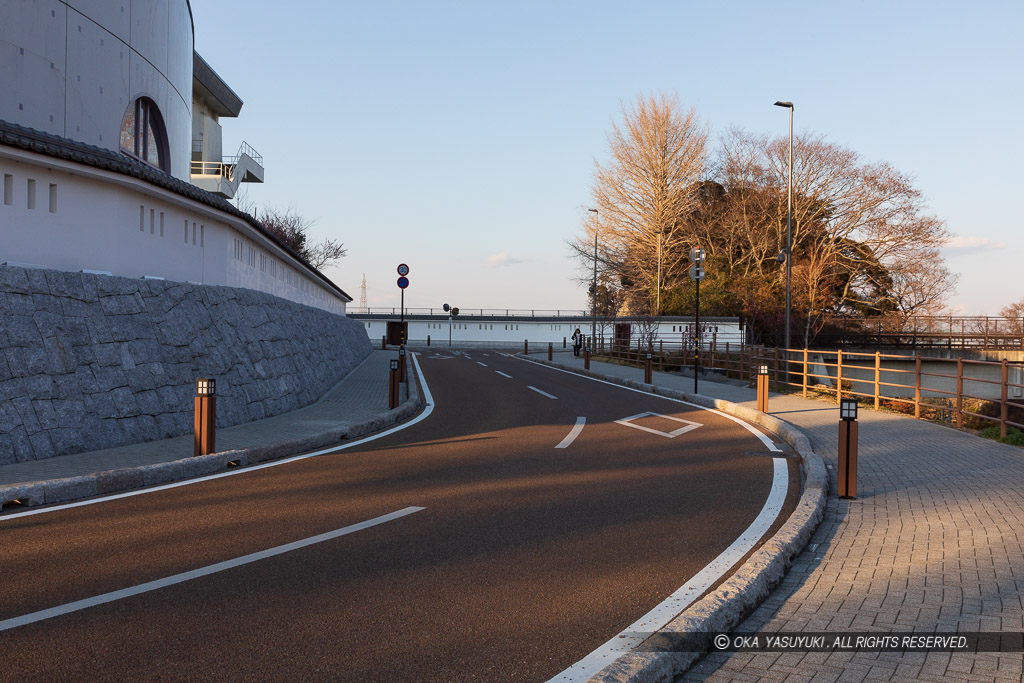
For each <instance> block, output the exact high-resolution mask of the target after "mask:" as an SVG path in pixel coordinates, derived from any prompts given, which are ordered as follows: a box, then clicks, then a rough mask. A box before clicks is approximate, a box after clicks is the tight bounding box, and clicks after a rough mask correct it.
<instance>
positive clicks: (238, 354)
mask: <svg viewBox="0 0 1024 683" xmlns="http://www.w3.org/2000/svg"><path fill="white" fill-rule="evenodd" d="M369 353H370V342H369V339H368V338H367V336H366V333H365V331H364V330H363V329H362V327H361V326H360V325H358V324H357V323H355V322H353V321H351V320H349V319H347V318H345V317H344V316H339V315H335V314H332V313H328V312H326V311H322V310H320V309H316V308H312V307H309V306H304V305H301V304H297V303H294V302H290V301H287V300H284V299H280V298H278V297H274V296H271V295H268V294H264V293H262V292H257V291H253V290H248V289H237V288H231V287H211V286H203V285H193V284H189V283H181V282H170V281H163V280H134V279H128V278H121V277H111V276H104V275H91V274H87V273H67V272H61V271H55V270H39V269H23V268H16V267H9V266H0V465H4V464H8V463H13V462H26V461H32V460H40V459H44V458H50V457H53V456H57V455H66V454H72V453H82V452H86V451H95V450H99V449H107V448H111V447H116V446H122V445H127V444H135V443H141V442H147V441H152V440H155V439H167V438H171V437H175V436H179V435H182V434H189V433H191V431H192V428H193V425H192V419H193V405H192V404H193V398H192V397H193V395H194V389H193V388H194V383H195V379H196V378H197V377H213V378H215V379H216V380H217V425H218V427H226V426H228V425H233V424H240V423H244V422H249V421H252V420H258V419H261V418H264V417H269V416H272V415H278V414H281V413H285V412H288V411H291V410H295V409H296V408H300V407H302V406H305V405H308V404H310V403H312V402H314V401H316V400H317V399H318V398H320V397H321V396H322V395H323V394H324V393H325V392H326V391H327V390H329V389H330V388H331V387H332V386H333V385H334V384H336V383H337V382H338V381H339V380H340V379H341V378H342V377H344V376H345V375H346V374H347V373H348V372H349V371H350V370H351V369H352V368H354V367H355V366H356V365H357V364H358V363H359V362H360V361H361V360H362V359H364V358H365V357H366V356H367V355H368V354H369Z"/></svg>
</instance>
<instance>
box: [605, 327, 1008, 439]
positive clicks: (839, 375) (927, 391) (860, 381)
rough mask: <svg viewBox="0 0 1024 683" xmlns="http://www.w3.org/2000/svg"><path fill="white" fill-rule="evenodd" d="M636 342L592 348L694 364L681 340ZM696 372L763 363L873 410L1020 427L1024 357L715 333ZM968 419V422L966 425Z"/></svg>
mask: <svg viewBox="0 0 1024 683" xmlns="http://www.w3.org/2000/svg"><path fill="white" fill-rule="evenodd" d="M666 347H667V345H666V344H664V343H659V342H654V343H649V344H648V345H647V348H644V347H643V346H642V345H641V344H640V343H637V344H636V345H632V346H629V347H627V346H624V345H621V344H618V345H617V344H615V343H614V341H613V340H602V339H599V340H598V343H597V345H596V349H597V354H598V355H599V356H604V357H607V358H612V359H615V360H618V361H619V362H625V363H629V364H637V365H642V364H643V363H644V361H645V360H646V356H647V353H651V357H652V362H653V364H654V367H655V369H657V370H662V371H670V372H671V371H678V370H681V369H682V368H684V367H685V368H691V369H692V368H693V366H694V364H695V360H696V359H695V355H696V354H695V350H694V349H693V348H687V347H686V346H678V345H672V347H671V348H666ZM700 355H701V357H700V370H701V372H702V373H708V372H717V373H718V374H721V375H724V376H726V377H728V378H731V379H740V380H746V381H750V382H753V381H754V377H755V375H756V373H757V369H758V367H759V366H767V367H768V373H769V376H770V378H771V380H770V381H771V383H772V388H773V390H774V391H780V390H782V391H794V392H799V393H800V394H801V395H802V396H803V397H807V396H808V395H810V394H825V395H834V396H835V397H836V402H837V403H838V402H839V400H840V399H841V398H843V397H844V396H847V397H856V398H857V399H858V400H863V401H866V402H868V403H869V404H873V406H874V408H875V409H876V410H877V409H878V408H880V407H883V406H885V407H888V408H893V409H896V410H900V411H901V412H906V414H908V415H909V414H911V412H912V414H913V416H914V417H916V418H919V419H920V418H929V419H932V418H937V419H939V420H942V421H944V422H948V423H950V424H955V425H956V426H957V427H965V426H978V425H984V424H986V423H991V424H998V425H999V434H1000V436H1002V437H1005V436H1006V435H1007V429H1008V428H1009V427H1016V428H1018V429H1022V430H1024V362H1010V361H1008V360H1005V359H1004V360H1002V361H980V360H967V359H964V358H954V359H950V358H932V357H928V356H922V355H920V354H915V355H899V354H885V353H881V352H877V351H876V352H874V353H855V352H850V351H843V350H841V349H840V350H835V351H820V350H811V349H779V348H768V347H763V346H756V345H751V344H743V343H740V344H735V343H731V342H726V343H725V344H724V345H720V344H717V343H716V341H715V340H710V341H709V343H706V344H704V345H703V347H702V349H701V354H700ZM968 423H970V425H968Z"/></svg>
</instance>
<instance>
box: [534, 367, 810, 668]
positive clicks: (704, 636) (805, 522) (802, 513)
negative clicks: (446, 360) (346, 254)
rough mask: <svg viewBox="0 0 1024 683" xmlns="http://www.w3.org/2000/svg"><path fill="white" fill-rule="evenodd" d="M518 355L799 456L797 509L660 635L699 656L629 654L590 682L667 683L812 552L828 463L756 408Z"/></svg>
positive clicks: (802, 439) (803, 439)
mask: <svg viewBox="0 0 1024 683" xmlns="http://www.w3.org/2000/svg"><path fill="white" fill-rule="evenodd" d="M516 355H517V356H518V357H520V358H523V359H524V360H529V361H531V362H534V363H539V364H541V365H548V366H551V367H555V368H558V369H560V370H566V371H568V372H573V373H576V374H578V375H584V376H586V377H593V378H594V379H600V380H603V381H605V382H611V383H613V384H619V385H621V386H625V387H629V388H630V389H637V390H639V391H645V392H647V393H651V394H655V395H658V396H665V397H667V398H674V399H678V400H682V401H687V402H690V403H694V404H696V405H699V406H702V407H705V408H712V409H715V410H719V411H721V412H723V413H726V414H729V415H733V416H735V417H738V418H740V419H742V420H745V421H747V422H750V423H752V424H756V425H759V426H761V427H764V428H765V429H767V430H769V431H771V432H773V433H775V434H777V435H778V436H780V437H781V438H782V439H783V440H784V441H785V442H786V443H788V444H789V445H790V446H792V447H793V449H794V450H795V451H796V452H797V454H798V455H799V456H800V460H801V463H802V467H803V471H804V490H803V492H802V493H801V495H800V500H799V501H798V502H797V506H796V509H795V510H794V511H793V513H792V514H791V515H790V516H789V518H788V519H787V520H786V522H785V523H784V524H783V525H782V527H781V528H780V529H779V530H778V531H777V532H776V533H775V534H774V535H773V536H772V537H771V538H770V539H768V540H767V541H766V542H765V544H764V545H762V546H761V548H759V549H758V550H757V551H756V552H755V553H754V554H753V555H751V556H750V557H749V558H748V559H747V561H746V562H744V563H743V564H742V565H741V566H740V567H739V569H737V570H736V572H735V573H734V574H733V575H732V576H731V577H730V578H729V579H727V580H726V581H725V583H723V584H722V585H721V586H719V587H718V588H717V589H715V590H714V591H712V592H711V593H709V594H708V595H707V596H705V597H704V598H702V599H701V600H699V601H697V602H696V603H695V604H693V605H691V606H690V607H689V608H688V609H686V610H684V611H683V612H682V613H681V614H679V615H678V616H677V617H676V618H675V619H673V620H672V621H671V622H669V623H668V625H666V626H665V628H663V629H661V631H659V633H664V634H680V633H687V634H695V635H696V636H697V641H696V642H697V643H698V647H699V651H695V652H635V651H634V652H629V653H626V654H625V655H623V656H621V657H619V658H618V659H617V660H615V662H613V663H612V664H610V665H609V666H607V667H605V668H604V669H603V670H602V671H601V672H599V673H598V674H597V675H595V676H594V677H592V678H591V679H590V681H592V682H594V683H626V682H629V683H653V682H658V683H662V682H665V683H668V682H670V681H672V680H674V679H675V677H677V676H679V675H680V674H682V673H684V672H685V671H686V670H687V669H688V668H689V667H690V666H691V665H692V664H693V663H694V662H696V661H697V660H698V659H699V658H701V657H703V656H704V655H705V654H706V653H707V652H709V651H710V650H711V649H712V642H711V638H712V636H713V635H714V634H715V633H721V632H728V631H730V630H732V629H733V628H735V627H736V626H737V625H739V623H740V622H741V621H742V620H743V619H744V618H745V617H746V616H747V615H749V614H750V613H751V612H753V610H754V609H755V608H756V607H757V606H758V605H760V604H761V602H763V601H764V600H765V598H767V597H768V594H769V593H770V592H771V589H772V588H774V587H775V586H776V585H778V584H779V582H781V581H782V578H783V577H784V576H785V574H786V571H787V570H788V569H789V567H790V566H791V565H792V564H793V559H794V558H795V557H796V556H797V555H799V554H800V553H801V552H802V551H803V549H804V548H805V547H806V546H807V543H808V542H809V541H810V539H811V535H812V534H813V533H814V531H815V529H817V528H818V525H819V524H820V523H821V520H822V519H823V517H824V515H825V504H826V502H827V498H828V490H829V489H828V472H827V470H826V469H825V463H824V461H823V460H822V459H821V456H819V455H818V454H817V453H815V452H814V449H813V448H811V442H810V440H809V439H808V438H807V436H806V435H805V434H804V433H803V432H802V431H800V430H799V429H797V428H796V427H794V426H793V425H792V424H790V423H788V422H785V421H784V420H780V419H778V418H776V417H772V416H771V415H767V414H765V413H762V412H759V411H757V410H753V409H752V408H747V407H746V406H741V405H739V404H736V403H732V402H730V401H724V400H722V399H715V398H710V397H708V396H702V395H699V394H689V393H686V392H682V391H675V390H673V389H666V388H664V387H658V386H655V385H653V384H644V383H642V382H636V381H633V380H628V379H623V378H619V377H613V376H609V375H603V374H601V373H599V372H594V371H593V370H581V369H579V368H573V367H569V366H565V365H560V364H558V363H556V362H553V361H548V360H540V359H536V358H529V357H527V356H524V355H523V354H516Z"/></svg>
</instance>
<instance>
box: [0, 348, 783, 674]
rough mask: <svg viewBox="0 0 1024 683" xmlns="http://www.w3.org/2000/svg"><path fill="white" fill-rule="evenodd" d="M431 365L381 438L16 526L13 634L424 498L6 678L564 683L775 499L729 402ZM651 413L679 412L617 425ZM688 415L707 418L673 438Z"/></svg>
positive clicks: (176, 595)
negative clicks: (727, 410)
mask: <svg viewBox="0 0 1024 683" xmlns="http://www.w3.org/2000/svg"><path fill="white" fill-rule="evenodd" d="M419 358H420V362H421V365H422V368H423V370H424V374H425V376H426V380H427V384H428V386H429V388H430V391H431V392H432V393H433V397H434V400H435V404H436V405H435V409H434V410H433V412H432V414H430V415H429V416H428V417H427V418H426V419H425V420H423V421H421V422H419V423H418V424H415V425H413V426H411V427H409V428H407V429H404V430H401V431H398V432H395V433H393V434H390V435H388V436H385V437H383V438H381V439H379V440H376V441H372V442H370V443H367V444H364V445H362V446H357V447H355V448H350V449H348V450H344V451H340V452H338V453H335V454H330V455H325V456H321V457H316V458H310V459H306V460H300V461H296V462H291V463H288V464H284V465H281V466H275V467H269V468H265V469H259V470H254V471H249V472H244V473H242V474H239V475H237V476H230V477H225V478H220V479H213V480H210V481H204V482H200V483H195V484H192V485H188V486H182V487H178V488H171V489H167V490H161V491H156V492H152V493H147V494H144V495H139V496H134V497H126V498H119V499H115V500H109V501H105V502H101V503H98V504H95V505H88V506H83V507H77V508H71V509H66V510H59V511H55V512H51V513H47V514H41V515H35V516H27V517H17V518H10V517H8V518H3V517H0V538H2V539H3V545H2V548H3V550H2V558H3V559H2V562H0V625H2V622H3V621H4V620H9V619H12V618H16V617H21V616H23V615H29V614H33V613H36V612H39V611H41V610H46V609H49V608H54V607H57V606H61V605H67V604H69V603H73V602H75V601H79V600H85V599H89V598H92V597H94V596H99V595H103V594H106V593H109V592H111V591H118V590H122V589H126V588H129V587H134V586H139V585H141V584H146V583H147V582H152V581H159V580H161V579H166V578H167V577H173V576H175V575H178V574H181V573H183V572H189V571H193V570H196V569H199V568H203V567H208V566H210V565H215V564H217V563H222V562H228V561H231V560H234V559H236V558H242V557H244V556H247V555H250V554H253V553H259V552H261V551H266V550H268V549H272V548H277V547H279V546H283V545H285V544H289V543H293V542H296V541H300V540H302V539H307V538H310V537H314V536H317V535H320V534H326V533H328V532H332V531H336V530H339V529H345V528H346V527H350V526H351V525H356V524H359V523H362V522H365V521H367V520H374V519H376V518H379V517H381V516H382V515H388V514H389V513H394V512H396V511H403V516H400V517H398V518H395V519H391V520H390V521H382V522H380V523H378V524H376V525H374V526H370V527H368V528H357V529H349V530H348V531H350V533H344V534H343V535H339V536H337V537H334V538H330V539H328V540H322V541H321V542H316V543H312V544H310V545H307V546H305V547H301V548H297V549H293V550H290V551H288V552H281V553H279V554H275V555H272V556H268V557H257V558H250V560H251V561H249V562H248V563H246V564H241V565H239V566H233V567H229V568H224V569H223V570H222V571H216V572H214V573H210V574H208V575H205V576H201V577H198V578H193V579H191V580H187V581H181V582H177V583H171V584H170V585H166V586H163V587H160V588H158V589H155V590H150V591H147V592H143V593H140V594H138V595H133V596H130V597H126V598H123V599H118V600H114V601H110V602H105V603H103V604H98V605H95V606H90V607H87V608H85V609H80V610H78V611H74V612H71V613H67V614H61V615H58V616H53V617H51V618H46V619H42V620H40V621H36V622H34V623H28V624H25V625H19V626H15V627H11V628H6V629H4V630H0V662H2V668H0V679H2V680H19V681H32V680H39V681H57V680H85V679H88V680H266V679H271V678H275V679H277V678H283V679H287V680H345V681H348V680H351V681H545V680H547V679H548V678H550V677H551V676H554V675H555V674H557V673H559V672H560V671H562V670H563V669H565V668H566V667H568V666H569V665H571V664H572V663H573V662H575V661H577V660H579V659H581V658H582V657H584V656H585V655H587V654H588V653H590V652H591V651H592V650H594V649H595V648H597V647H598V646H600V645H602V644H603V643H605V642H606V641H607V640H608V639H610V638H612V637H613V636H614V635H615V634H617V633H619V632H620V631H621V630H623V629H624V628H626V627H627V626H629V625H630V624H632V623H633V622H634V621H635V620H636V619H637V618H638V617H640V616H642V615H643V614H644V613H646V612H647V611H648V610H649V609H651V608H652V607H653V606H654V605H656V604H657V603H658V602H660V601H661V600H663V599H664V598H665V597H666V596H668V595H669V594H670V593H672V592H673V591H674V590H676V589H677V588H679V586H680V585H682V584H683V583H684V582H686V581H687V580H688V579H689V578H690V577H692V576H693V575H694V574H696V573H697V572H698V571H700V569H702V568H703V567H704V566H705V565H707V564H708V562H710V561H711V560H712V559H713V558H715V557H716V556H717V555H718V554H719V553H721V552H722V550H724V549H725V548H726V547H727V546H729V545H730V544H731V543H732V542H733V540H735V539H736V538H737V537H738V536H739V535H740V534H741V532H742V531H743V530H744V529H746V528H747V526H748V525H750V523H751V521H753V519H754V518H755V517H756V516H757V515H758V513H759V512H760V510H761V507H762V506H763V504H764V502H765V499H766V498H767V496H768V492H769V489H770V487H771V482H772V459H771V458H769V457H765V456H764V455H751V454H749V453H758V452H763V451H764V450H765V446H764V444H762V443H761V442H760V441H758V440H757V439H756V438H755V437H754V435H753V434H751V433H750V432H749V431H747V430H746V429H744V428H743V427H742V426H740V425H738V424H736V423H735V422H733V421H730V420H728V419H726V418H724V417H722V416H720V415H716V414H714V413H711V412H709V411H704V410H700V409H697V408H692V407H689V406H686V405H683V404H680V403H678V402H671V401H668V400H666V399H663V398H659V397H655V396H651V395H646V394H641V393H637V392H630V391H627V390H624V389H622V388H620V387H615V386H611V385H606V384H602V383H598V382H594V381H592V380H588V379H586V378H582V377H579V376H576V375H572V374H569V373H564V372H558V371H555V370H552V369H550V368H545V367H542V366H538V365H536V364H533V363H529V362H526V361H522V360H518V359H515V358H511V357H506V356H503V355H500V354H497V353H495V352H489V353H488V354H487V355H484V352H477V351H474V352H467V353H461V354H449V353H444V352H442V353H433V352H431V353H428V354H423V355H421V356H419ZM541 392H543V393H541ZM646 412H651V413H656V414H659V415H663V416H669V417H657V416H646V417H640V418H635V419H633V420H631V421H630V424H621V423H619V422H616V420H623V419H624V418H630V417H633V416H636V415H638V414H641V413H646ZM581 417H582V418H585V424H584V425H583V427H582V430H580V431H578V434H577V435H576V437H575V439H574V440H572V441H571V443H568V444H566V441H567V440H568V437H569V435H570V433H571V432H572V431H573V429H574V427H575V426H576V425H577V423H578V421H579V418H581ZM671 418H675V419H671ZM680 420H683V421H689V422H692V423H698V424H699V425H700V426H699V427H690V428H689V431H685V432H684V433H680V434H678V435H677V436H675V437H674V438H668V437H666V436H665V435H664V433H666V432H673V431H676V430H685V429H687V427H688V423H687V422H683V421H680ZM631 425H632V426H631ZM637 427H643V428H646V429H640V428H637ZM648 430H654V432H652V431H648ZM655 432H662V433H655ZM559 444H563V445H565V447H563V448H556V446H557V445H559ZM790 472H791V477H792V476H793V475H794V474H795V472H794V471H793V468H791V470H790ZM793 481H795V482H796V485H793V486H791V493H790V496H789V498H790V506H791V505H792V501H793V500H795V491H796V489H798V488H799V486H798V483H799V475H798V474H795V480H793V479H791V482H793ZM410 508H412V509H410ZM417 508H422V509H417ZM789 509H791V507H790V508H787V510H786V511H784V513H783V516H785V515H786V514H788V510H789Z"/></svg>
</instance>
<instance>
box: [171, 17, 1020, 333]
mask: <svg viewBox="0 0 1024 683" xmlns="http://www.w3.org/2000/svg"><path fill="white" fill-rule="evenodd" d="M191 4H192V12H193V15H194V20H195V34H196V50H197V51H198V52H199V53H200V54H201V55H203V57H204V58H205V59H206V60H207V61H208V62H209V63H210V64H211V66H213V68H214V69H215V70H216V71H217V72H218V73H219V74H220V75H221V77H223V78H224V80H225V81H227V83H228V84H229V85H231V87H232V88H233V89H234V90H235V91H236V92H237V93H238V95H239V96H240V97H241V98H242V99H243V100H244V102H245V105H244V107H243V108H242V112H241V115H240V116H239V118H238V119H234V120H232V119H226V120H222V122H221V123H222V125H223V126H224V146H225V154H232V153H234V148H236V147H237V145H238V144H239V143H240V142H241V141H242V140H245V141H247V142H249V143H250V144H251V145H253V147H255V148H256V149H257V150H258V151H259V152H260V153H261V154H262V155H263V157H264V159H265V162H266V169H267V170H266V183H265V184H264V185H248V188H249V192H248V198H249V199H250V200H252V201H255V202H256V203H258V204H266V205H270V206H274V207H278V208H281V209H285V208H288V207H293V208H294V209H296V210H297V211H299V212H300V213H302V214H303V215H305V216H306V217H308V218H311V219H314V220H316V225H315V227H314V228H313V230H312V232H313V234H314V236H318V237H323V236H330V237H333V238H336V239H340V240H341V241H343V242H344V243H345V244H346V246H347V247H348V249H349V252H348V256H347V257H346V258H345V259H343V260H342V261H341V263H340V265H339V266H338V267H336V268H330V269H328V270H327V271H326V274H327V275H328V276H329V277H331V278H332V279H333V280H334V281H335V282H336V283H338V285H339V286H341V287H342V288H343V289H344V290H345V291H347V292H348V293H349V295H351V296H352V297H353V298H354V299H355V302H354V303H353V305H355V304H357V303H358V301H359V289H360V281H361V279H362V276H363V274H364V273H365V274H366V279H367V282H368V287H367V299H368V303H369V305H370V306H371V307H381V306H387V307H390V306H397V305H398V300H399V295H398V289H397V287H396V285H395V280H396V279H397V277H398V275H397V273H396V272H395V268H396V267H397V265H398V264H399V263H401V262H405V263H408V264H409V266H410V273H409V279H410V281H411V285H410V287H409V289H407V290H406V305H407V306H410V307H440V306H441V305H442V304H443V303H445V302H448V303H451V304H452V305H457V306H460V307H462V308H466V309H470V308H481V307H484V308H502V309H504V308H517V309H557V308H561V309H581V308H584V307H585V306H586V292H585V287H584V286H581V285H579V284H577V282H576V279H575V278H576V275H577V272H578V268H577V266H576V264H575V263H574V262H573V261H572V260H570V258H569V251H568V248H567V247H566V241H567V240H569V239H571V237H572V236H573V235H574V234H576V233H577V232H578V231H579V229H580V226H581V222H582V220H583V214H584V212H585V207H586V206H587V204H588V202H589V198H590V185H591V180H592V173H593V164H594V161H595V160H598V161H604V160H605V159H606V155H607V139H606V134H607V132H608V130H609V128H610V121H611V120H612V118H613V117H617V116H618V114H619V112H620V108H621V105H622V103H630V102H632V101H633V100H634V99H635V97H636V96H637V94H639V93H649V92H666V93H675V94H677V95H678V96H679V99H680V101H681V102H682V103H683V104H684V105H687V106H689V105H693V106H695V107H696V108H697V111H698V113H699V115H700V116H701V117H702V118H703V119H704V121H705V122H706V123H707V124H708V125H709V126H710V129H711V134H712V139H715V138H716V137H717V136H718V135H720V134H722V133H723V132H724V131H725V130H727V129H728V128H730V127H734V126H736V127H740V128H744V129H746V130H749V131H752V132H763V133H771V134H778V135H786V134H787V133H788V118H787V116H788V115H787V112H786V111H785V110H783V109H780V108H778V107H774V106H772V103H773V102H775V101H776V100H780V99H781V100H789V101H792V102H793V103H794V104H795V107H796V110H795V127H796V131H797V132H798V133H800V132H810V133H815V134H818V135H823V136H825V137H826V138H827V139H828V140H830V141H831V142H833V143H836V144H839V145H842V146H845V147H849V148H851V149H853V150H855V151H857V152H858V153H860V154H861V155H862V157H863V158H864V160H865V161H872V162H875V161H885V162H889V163H891V164H892V165H893V166H894V167H896V168H897V169H899V170H900V171H902V172H904V173H907V174H909V175H911V176H913V177H915V178H916V186H917V187H918V188H919V189H920V190H921V191H922V192H923V193H924V195H925V197H926V200H927V202H928V205H929V207H930V210H931V212H932V213H934V214H935V215H937V216H939V217H940V218H942V219H943V220H945V221H946V222H947V225H948V228H949V229H950V231H951V232H952V233H953V234H955V235H956V236H957V237H956V240H955V241H954V243H953V244H951V245H950V246H949V248H947V249H946V254H947V257H948V260H947V265H948V266H949V267H950V269H951V270H953V271H954V272H956V273H959V274H960V277H961V281H960V286H959V289H958V294H957V295H956V296H955V297H954V298H953V299H952V300H951V301H950V303H951V304H952V305H953V306H955V307H957V308H958V309H960V310H961V311H963V312H965V313H971V314H996V313H997V312H998V310H999V309H1000V308H1002V307H1003V306H1004V305H1006V304H1007V303H1010V302H1011V301H1015V300H1019V299H1020V298H1022V297H1024V286H1022V285H1021V284H1020V279H1019V277H1018V275H1019V272H1020V270H1021V268H1022V266H1024V230H1022V228H1024V219H1022V218H1021V215H1022V213H1021V208H1020V206H1019V200H1018V197H1020V196H1022V193H1021V191H1020V189H1019V186H1020V183H1021V180H1022V178H1021V173H1020V170H1019V166H1018V160H1019V159H1020V158H1021V156H1022V153H1024V135H1022V133H1021V111H1024V86H1022V83H1024V73H1022V72H1024V40H1021V36H1020V30H1021V27H1022V26H1024V3H1021V2H1019V1H1010V0H1005V1H1001V2H992V1H989V2H985V1H981V2H978V1H975V2H971V3H966V2H934V1H933V2H892V1H890V2H874V1H860V2H857V1H850V0H847V1H844V2H831V3H828V2H820V1H819V2H774V3H767V2H753V1H740V2H730V3H709V2H643V1H639V2H629V3H626V2H619V3H613V2H514V3H512V2H502V3H495V2H482V1H481V2H441V1H433V2H411V1H408V2H388V1H375V2H365V1H361V2H349V1H336V0H335V1H329V2H319V1H317V2H314V1H310V0H306V1H303V2H293V3H282V2H279V1H277V2H264V1H262V0H191Z"/></svg>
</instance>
